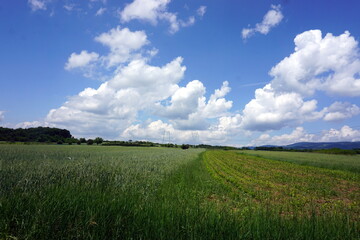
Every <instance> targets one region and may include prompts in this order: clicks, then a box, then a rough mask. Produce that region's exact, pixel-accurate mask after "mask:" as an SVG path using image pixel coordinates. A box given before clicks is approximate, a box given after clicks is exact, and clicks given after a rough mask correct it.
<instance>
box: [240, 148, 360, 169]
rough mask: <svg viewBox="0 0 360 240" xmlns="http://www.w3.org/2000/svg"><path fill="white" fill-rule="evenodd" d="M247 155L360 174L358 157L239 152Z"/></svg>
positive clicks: (278, 152) (277, 152)
mask: <svg viewBox="0 0 360 240" xmlns="http://www.w3.org/2000/svg"><path fill="white" fill-rule="evenodd" d="M241 152H242V153H244V154H247V155H253V156H258V157H263V158H267V159H273V160H280V161H286V162H292V163H297V164H301V165H309V166H315V167H321V168H328V169H337V170H347V171H351V172H356V173H360V155H353V156H352V155H335V154H324V153H309V152H280V151H254V150H246V151H241Z"/></svg>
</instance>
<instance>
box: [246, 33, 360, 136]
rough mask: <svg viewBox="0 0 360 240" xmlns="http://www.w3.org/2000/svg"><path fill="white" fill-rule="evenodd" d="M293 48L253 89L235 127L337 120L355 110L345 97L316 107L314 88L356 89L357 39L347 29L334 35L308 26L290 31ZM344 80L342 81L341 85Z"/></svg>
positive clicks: (359, 83)
mask: <svg viewBox="0 0 360 240" xmlns="http://www.w3.org/2000/svg"><path fill="white" fill-rule="evenodd" d="M294 42H295V52H294V53H292V54H291V55H290V56H289V57H286V58H284V59H283V60H282V61H281V62H280V63H278V64H277V65H276V66H274V67H273V68H272V69H271V71H270V73H269V74H270V76H272V77H273V79H272V81H271V82H270V83H269V84H267V85H266V86H265V87H264V88H259V89H257V90H256V91H255V98H254V99H252V100H251V101H250V102H249V103H248V104H247V105H246V106H245V108H244V110H243V122H242V124H241V127H243V128H244V129H247V130H252V131H253V130H256V131H266V130H276V129H281V128H283V127H287V126H290V127H293V126H296V125H298V124H301V123H303V122H306V121H314V120H318V119H322V118H323V119H324V120H326V121H339V120H343V119H346V118H350V117H352V116H355V115H357V114H359V113H358V111H359V108H358V107H357V106H356V105H352V104H350V103H340V102H338V103H334V104H333V105H332V106H330V107H327V108H324V109H323V110H321V111H318V110H317V101H316V100H315V99H308V98H310V97H312V96H313V95H314V94H315V92H317V91H322V92H325V93H326V94H329V95H333V94H337V95H341V96H347V97H354V96H359V95H360V79H358V78H359V72H360V65H359V62H360V60H359V48H358V43H357V42H356V41H355V39H354V38H353V37H351V36H350V33H349V32H345V33H344V34H341V35H340V36H333V35H332V34H326V36H325V37H322V34H321V31H320V30H310V31H306V32H304V33H301V34H299V35H297V36H296V37H295V40H294ZM345 86H346V87H345Z"/></svg>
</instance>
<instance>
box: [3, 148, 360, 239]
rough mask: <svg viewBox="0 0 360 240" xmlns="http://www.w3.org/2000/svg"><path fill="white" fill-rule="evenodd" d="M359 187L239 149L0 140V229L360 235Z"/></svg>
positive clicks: (45, 233) (10, 235) (99, 235)
mask: <svg viewBox="0 0 360 240" xmlns="http://www.w3.org/2000/svg"><path fill="white" fill-rule="evenodd" d="M339 161H341V160H339ZM359 189H360V177H359V174H358V173H356V172H350V171H343V170H330V169H323V168H317V167H312V166H302V165H298V164H293V163H288V162H283V161H274V160H269V159H264V158H259V157H254V156H247V155H244V154H239V153H238V152H236V151H220V150H219V151H205V150H204V149H188V150H182V149H174V148H135V147H104V146H58V145H52V146H50V145H44V146H42V145H0V239H358V238H360V234H359V231H360V227H359V216H360V211H359V209H360V206H359V204H360V190H359Z"/></svg>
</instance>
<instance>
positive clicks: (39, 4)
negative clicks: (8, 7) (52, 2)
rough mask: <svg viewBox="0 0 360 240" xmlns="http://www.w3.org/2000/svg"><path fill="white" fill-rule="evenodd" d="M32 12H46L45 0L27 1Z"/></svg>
mask: <svg viewBox="0 0 360 240" xmlns="http://www.w3.org/2000/svg"><path fill="white" fill-rule="evenodd" d="M28 4H29V5H30V7H31V10H32V11H37V10H46V4H47V2H46V1H45V0H28Z"/></svg>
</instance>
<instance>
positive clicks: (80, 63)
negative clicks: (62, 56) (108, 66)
mask: <svg viewBox="0 0 360 240" xmlns="http://www.w3.org/2000/svg"><path fill="white" fill-rule="evenodd" d="M98 59H99V54H97V53H95V52H91V53H88V52H87V51H85V50H84V51H81V53H80V54H77V53H72V54H71V55H70V57H69V59H68V61H67V63H66V64H65V69H66V70H72V69H74V68H82V67H86V66H88V65H89V64H90V63H93V62H96V61H97V60H98Z"/></svg>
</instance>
